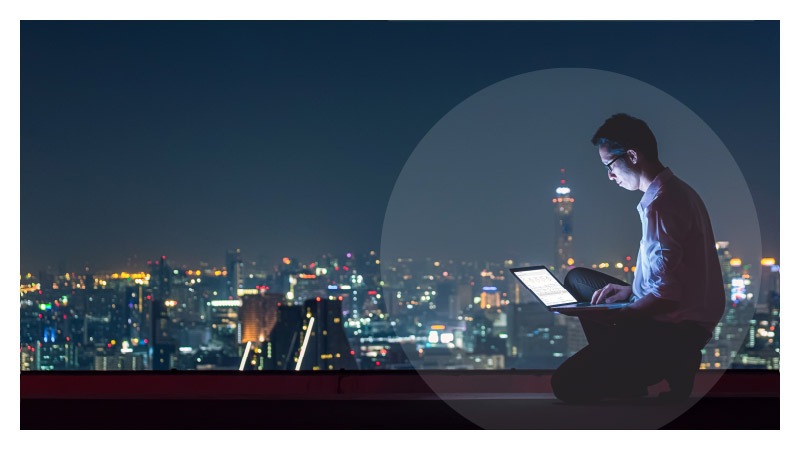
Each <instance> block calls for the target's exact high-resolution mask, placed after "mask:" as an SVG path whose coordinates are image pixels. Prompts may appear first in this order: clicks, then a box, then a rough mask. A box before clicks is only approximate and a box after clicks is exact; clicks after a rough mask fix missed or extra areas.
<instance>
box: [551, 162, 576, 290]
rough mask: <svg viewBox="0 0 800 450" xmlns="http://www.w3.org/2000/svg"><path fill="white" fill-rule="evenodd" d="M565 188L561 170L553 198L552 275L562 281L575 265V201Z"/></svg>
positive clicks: (564, 173)
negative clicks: (573, 217)
mask: <svg viewBox="0 0 800 450" xmlns="http://www.w3.org/2000/svg"><path fill="white" fill-rule="evenodd" d="M571 192H572V191H571V190H570V188H569V187H568V186H567V180H566V171H565V170H564V169H561V180H560V182H559V185H558V187H557V188H556V196H555V197H553V210H554V212H555V224H556V226H555V232H556V236H555V237H556V240H555V242H556V251H555V261H554V266H553V267H554V273H555V275H556V276H557V277H559V278H560V279H562V280H563V279H564V276H565V275H566V274H567V272H568V271H569V269H570V268H571V267H572V266H573V265H574V264H575V260H574V255H573V250H572V231H573V230H572V204H573V203H575V199H574V198H573V197H572V195H571Z"/></svg>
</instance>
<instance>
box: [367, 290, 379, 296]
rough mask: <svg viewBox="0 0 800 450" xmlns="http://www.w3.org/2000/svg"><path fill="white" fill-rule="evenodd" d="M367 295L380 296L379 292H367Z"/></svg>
mask: <svg viewBox="0 0 800 450" xmlns="http://www.w3.org/2000/svg"><path fill="white" fill-rule="evenodd" d="M367 295H378V291H367Z"/></svg>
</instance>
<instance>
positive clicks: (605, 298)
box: [591, 284, 633, 305]
mask: <svg viewBox="0 0 800 450" xmlns="http://www.w3.org/2000/svg"><path fill="white" fill-rule="evenodd" d="M631 294H633V288H632V287H630V286H620V285H618V284H607V285H606V286H605V287H603V288H601V289H598V290H596V291H594V294H592V302H591V303H592V304H593V305H597V304H600V303H616V302H624V301H627V300H628V299H629V298H630V297H631Z"/></svg>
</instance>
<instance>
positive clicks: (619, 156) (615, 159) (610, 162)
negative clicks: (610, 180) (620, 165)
mask: <svg viewBox="0 0 800 450" xmlns="http://www.w3.org/2000/svg"><path fill="white" fill-rule="evenodd" d="M627 155H628V152H622V153H620V154H619V155H617V156H616V158H614V159H612V160H611V161H609V162H608V164H605V163H603V165H604V166H606V169H607V170H608V173H611V171H612V170H614V169H612V168H611V165H612V164H614V163H615V162H617V160H618V159H620V158H624V157H625V156H627Z"/></svg>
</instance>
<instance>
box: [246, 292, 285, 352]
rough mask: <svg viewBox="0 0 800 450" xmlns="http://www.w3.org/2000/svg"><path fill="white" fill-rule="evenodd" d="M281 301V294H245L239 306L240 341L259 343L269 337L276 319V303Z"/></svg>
mask: <svg viewBox="0 0 800 450" xmlns="http://www.w3.org/2000/svg"><path fill="white" fill-rule="evenodd" d="M282 301H283V295H281V294H258V295H245V296H243V297H242V306H241V307H240V308H239V322H240V325H239V326H240V328H241V339H240V341H239V342H240V343H242V344H244V343H247V342H253V343H261V342H265V341H267V340H268V339H269V336H270V333H272V329H273V328H274V327H275V323H276V322H277V320H278V305H279V304H280V303H281V302H282Z"/></svg>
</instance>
